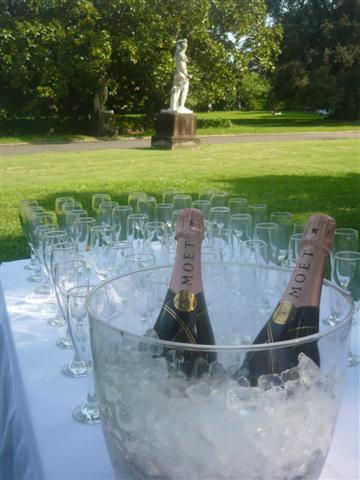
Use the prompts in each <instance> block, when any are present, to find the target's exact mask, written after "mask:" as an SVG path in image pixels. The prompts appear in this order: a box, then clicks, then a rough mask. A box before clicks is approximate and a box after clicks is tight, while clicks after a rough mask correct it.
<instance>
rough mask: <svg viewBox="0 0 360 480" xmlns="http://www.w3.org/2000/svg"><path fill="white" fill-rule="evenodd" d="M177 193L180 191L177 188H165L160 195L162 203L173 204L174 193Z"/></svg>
mask: <svg viewBox="0 0 360 480" xmlns="http://www.w3.org/2000/svg"><path fill="white" fill-rule="evenodd" d="M179 194H180V192H179V191H178V190H174V189H169V190H165V191H164V192H163V195H162V200H163V203H171V204H173V202H174V197H175V195H179Z"/></svg>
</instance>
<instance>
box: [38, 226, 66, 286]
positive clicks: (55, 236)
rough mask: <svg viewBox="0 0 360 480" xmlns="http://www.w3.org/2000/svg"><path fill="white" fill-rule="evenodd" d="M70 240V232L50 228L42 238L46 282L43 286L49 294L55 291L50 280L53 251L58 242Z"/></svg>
mask: <svg viewBox="0 0 360 480" xmlns="http://www.w3.org/2000/svg"><path fill="white" fill-rule="evenodd" d="M67 240H69V237H68V234H67V233H66V232H65V231H64V230H50V231H47V232H44V236H43V238H42V245H41V247H40V248H41V251H42V255H41V256H42V262H43V266H44V275H45V279H46V280H45V284H44V285H43V288H44V289H46V290H47V294H51V293H53V290H52V283H51V280H50V277H51V265H50V260H51V253H52V250H53V248H54V246H55V245H56V244H59V243H63V242H65V241H67Z"/></svg>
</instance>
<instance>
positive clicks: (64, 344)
mask: <svg viewBox="0 0 360 480" xmlns="http://www.w3.org/2000/svg"><path fill="white" fill-rule="evenodd" d="M56 346H57V347H59V348H63V349H64V350H73V349H74V345H73V343H72V341H71V338H69V337H63V338H60V340H58V341H57V342H56Z"/></svg>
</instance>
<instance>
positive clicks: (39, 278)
mask: <svg viewBox="0 0 360 480" xmlns="http://www.w3.org/2000/svg"><path fill="white" fill-rule="evenodd" d="M27 281H28V282H36V283H40V282H43V281H44V277H43V276H42V275H31V276H30V277H28V278H27Z"/></svg>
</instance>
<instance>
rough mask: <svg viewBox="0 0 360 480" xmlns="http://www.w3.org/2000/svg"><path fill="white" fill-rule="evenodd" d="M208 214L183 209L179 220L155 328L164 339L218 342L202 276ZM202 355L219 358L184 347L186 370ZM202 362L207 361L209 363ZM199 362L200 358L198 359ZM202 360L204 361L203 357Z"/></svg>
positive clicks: (189, 372)
mask: <svg viewBox="0 0 360 480" xmlns="http://www.w3.org/2000/svg"><path fill="white" fill-rule="evenodd" d="M203 238H204V217H203V214H202V213H201V212H200V210H196V209H193V208H186V209H184V210H181V211H180V214H179V216H178V220H177V224H176V240H177V246H176V258H175V265H174V270H173V273H172V277H171V281H170V285H169V289H168V291H167V294H166V297H165V300H164V303H163V306H162V308H161V311H160V314H159V316H158V318H157V320H156V322H155V325H154V330H155V331H156V333H157V334H158V336H159V338H161V339H162V340H170V341H173V342H181V343H190V344H205V345H214V344H215V339H214V334H213V331H212V328H211V324H210V320H209V316H208V312H207V308H206V302H205V296H204V292H203V286H202V277H201V242H202V240H203ZM199 357H202V359H203V360H205V361H206V362H207V364H209V363H211V362H213V361H215V360H216V353H215V352H195V351H191V350H187V351H184V362H183V370H184V372H185V373H186V374H187V375H188V376H191V375H192V374H193V373H194V372H193V368H194V362H195V361H196V359H197V358H199ZM205 361H204V362H202V363H203V365H206V363H205ZM198 363H199V362H198ZM200 363H201V361H200Z"/></svg>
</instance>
